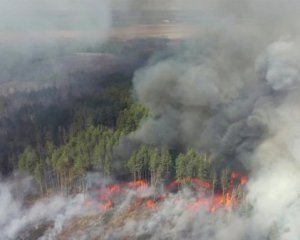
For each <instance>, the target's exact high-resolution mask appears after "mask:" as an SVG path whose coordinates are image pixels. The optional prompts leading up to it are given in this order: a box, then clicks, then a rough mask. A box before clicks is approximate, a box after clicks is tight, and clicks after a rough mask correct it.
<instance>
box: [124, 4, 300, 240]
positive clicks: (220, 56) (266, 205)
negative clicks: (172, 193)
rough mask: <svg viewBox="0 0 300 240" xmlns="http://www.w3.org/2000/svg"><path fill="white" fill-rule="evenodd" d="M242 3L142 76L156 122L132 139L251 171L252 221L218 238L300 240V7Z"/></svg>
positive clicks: (222, 8)
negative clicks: (203, 155)
mask: <svg viewBox="0 0 300 240" xmlns="http://www.w3.org/2000/svg"><path fill="white" fill-rule="evenodd" d="M222 2H223V1H222ZM238 2H239V4H237V1H226V4H222V3H221V2H220V1H213V3H217V4H215V5H214V4H213V3H212V4H210V3H208V4H207V6H208V7H210V9H211V12H209V13H208V14H207V16H206V17H207V22H204V23H203V24H201V23H200V24H199V34H198V36H199V37H198V38H197V39H196V40H194V41H190V42H185V44H184V46H183V47H181V48H180V49H176V50H175V51H174V52H173V53H172V54H171V55H170V54H169V55H167V56H166V57H164V58H163V59H161V58H154V60H153V61H151V62H150V63H149V65H148V66H147V67H145V68H143V69H141V70H139V71H137V72H136V74H135V77H134V80H133V82H134V90H135V92H134V93H135V95H136V97H137V99H138V100H139V101H141V102H142V103H143V104H145V105H146V106H147V107H148V108H149V109H150V110H151V112H152V113H153V117H151V118H150V119H148V120H147V121H146V122H145V123H144V124H142V126H141V127H140V129H138V130H137V131H136V132H135V133H133V134H131V135H130V136H129V138H131V139H134V140H135V141H140V142H143V143H146V144H153V145H167V146H169V147H174V146H178V145H179V146H182V147H185V148H187V147H191V146H192V147H195V148H197V149H198V150H199V151H206V152H211V153H214V154H217V155H219V156H222V157H223V158H224V159H225V160H227V162H229V163H231V164H232V165H236V164H237V162H242V163H243V165H244V168H245V169H247V170H248V172H249V174H250V183H249V187H248V191H249V193H248V197H247V199H248V201H249V203H250V205H252V207H253V210H252V211H251V216H250V217H248V218H246V219H244V218H241V217H237V216H235V217H236V218H237V221H242V222H243V225H242V226H243V227H241V228H240V229H239V230H238V231H236V230H235V231H230V229H233V225H231V224H233V223H234V222H235V221H231V222H230V223H228V224H226V225H225V227H224V229H223V231H221V232H219V234H220V236H219V235H218V234H217V235H215V236H214V237H210V238H209V239H251V240H252V239H280V240H281V239H298V238H299V230H298V229H297V225H298V224H299V219H300V215H299V212H300V209H299V204H300V199H299V191H298V190H297V189H298V187H297V186H298V185H299V156H298V155H299V151H298V149H299V141H298V138H299V127H298V125H299V121H298V120H299V114H298V112H299V110H298V108H299V100H300V99H299V97H298V96H299V70H300V66H299V57H300V54H299V50H298V49H299V40H298V39H299V31H298V29H299V28H298V27H299V17H298V14H297V11H298V9H299V7H300V4H299V3H298V2H297V1H292V0H291V1H279V0H278V1H275V2H274V1H265V0H264V1H238ZM199 4H200V5H201V3H199ZM207 6H206V7H207ZM221 19H222V20H223V21H221ZM237 160H238V161H237ZM220 228H222V227H220ZM203 234H204V233H201V234H200V235H197V237H198V238H197V239H199V238H200V239H201V236H205V234H204V235H203ZM227 234H229V236H227ZM218 236H219V237H218ZM221 236H222V237H221ZM187 239H189V238H187ZM204 239H205V238H204ZM206 239H208V238H206Z"/></svg>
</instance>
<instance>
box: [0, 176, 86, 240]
mask: <svg viewBox="0 0 300 240" xmlns="http://www.w3.org/2000/svg"><path fill="white" fill-rule="evenodd" d="M30 189H32V182H31V181H29V180H28V179H25V180H24V179H20V180H12V181H9V182H1V183H0V216H1V219H0V238H1V239H3V240H10V239H11V240H12V239H19V238H21V237H26V236H27V235H28V234H29V233H28V232H27V231H29V230H30V229H35V228H38V227H40V226H41V225H42V224H45V225H46V226H47V225H48V226H47V229H48V230H47V231H46V232H45V233H44V234H43V236H40V238H39V239H44V240H46V239H49V240H50V239H55V238H56V236H57V234H59V233H60V232H61V231H62V228H63V226H64V224H65V222H67V221H69V220H71V219H72V218H73V217H75V216H79V215H80V216H82V214H83V212H84V210H86V209H84V205H83V202H84V197H83V195H82V194H80V195H77V196H74V197H72V198H65V197H62V196H55V197H52V198H44V199H41V200H39V201H35V202H33V204H30V203H26V202H25V200H26V198H25V197H26V195H28V194H30V193H31V192H32V190H30ZM27 238H28V236H27ZM21 239H22V238H21Z"/></svg>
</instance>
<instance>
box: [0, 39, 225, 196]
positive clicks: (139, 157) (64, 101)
mask: <svg viewBox="0 0 300 240" xmlns="http://www.w3.org/2000/svg"><path fill="white" fill-rule="evenodd" d="M149 41H150V40H147V41H146V42H145V41H142V40H140V41H135V42H130V43H128V42H127V43H120V42H111V43H109V44H108V45H105V46H102V47H99V48H93V49H87V51H88V52H96V53H99V52H103V51H104V50H103V49H106V50H105V51H107V52H109V53H111V54H112V53H113V54H119V55H126V54H128V53H129V52H132V50H133V49H142V50H140V51H139V52H138V53H137V54H136V56H137V57H136V59H137V60H136V61H138V62H139V64H141V63H143V62H144V63H145V62H146V61H147V59H149V57H150V56H151V54H152V53H153V52H154V51H157V49H160V48H162V47H164V46H166V42H165V41H157V40H155V41H153V40H152V42H151V44H149ZM143 46H147V48H144V47H143ZM149 46H150V47H149ZM135 67H136V65H134V67H133V68H132V69H130V68H128V66H127V67H126V68H122V67H120V69H115V70H114V71H113V72H109V73H106V74H103V73H99V74H96V73H92V74H90V73H77V74H76V75H74V76H70V78H72V81H71V80H70V83H69V84H68V85H64V86H55V85H54V86H48V87H47V88H42V89H34V90H30V91H26V92H24V91H23V92H22V91H15V92H14V93H12V94H11V95H7V96H2V97H1V98H0V116H1V117H0V135H1V140H0V148H1V149H0V150H1V151H0V153H1V154H0V159H1V164H0V166H1V172H2V175H3V176H9V175H10V174H11V173H12V172H14V171H18V172H20V173H22V174H29V175H32V176H34V179H35V182H36V183H37V185H38V186H39V189H40V193H41V194H47V193H49V192H51V191H53V190H54V191H61V192H62V193H64V194H71V193H74V192H79V191H84V190H85V187H86V186H85V177H86V175H87V174H88V173H89V172H99V173H100V174H101V175H102V176H103V177H108V176H114V177H115V178H116V179H118V180H120V181H125V180H130V179H133V180H146V181H148V182H149V183H151V185H152V186H159V184H167V183H168V182H171V181H173V180H174V179H178V180H182V179H187V178H199V179H201V180H203V181H206V182H208V183H210V184H211V186H212V189H213V191H215V189H217V190H219V191H222V192H223V194H224V193H225V192H226V190H227V189H228V188H229V180H230V175H231V172H230V170H229V169H227V168H226V169H222V168H220V167H219V165H218V164H219V162H220V161H219V160H218V159H216V158H215V157H213V156H210V155H209V153H205V152H198V151H197V150H196V149H191V148H188V149H180V150H179V149H168V148H167V147H165V146H151V145H145V144H142V143H138V144H135V147H134V148H132V149H131V150H130V155H129V156H126V159H125V161H124V160H120V152H118V151H117V149H118V147H119V145H120V143H122V142H124V141H126V136H127V135H128V134H129V133H131V132H133V131H135V130H136V129H138V128H139V126H140V124H141V123H142V122H143V121H144V120H146V119H147V117H148V116H150V115H151V114H152V113H151V112H149V110H148V109H147V108H146V107H145V106H142V105H141V104H140V103H139V102H137V100H136V99H135V98H134V96H133V95H134V94H133V93H132V90H131V89H132V83H131V80H132V76H133V72H134V68H135ZM116 152H118V153H117V154H116ZM123 158H124V156H123ZM120 169H121V170H120Z"/></svg>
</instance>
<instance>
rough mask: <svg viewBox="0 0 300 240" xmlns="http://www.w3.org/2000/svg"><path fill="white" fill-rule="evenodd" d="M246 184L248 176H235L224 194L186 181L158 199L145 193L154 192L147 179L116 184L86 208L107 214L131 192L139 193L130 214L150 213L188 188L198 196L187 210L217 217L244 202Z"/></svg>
mask: <svg viewBox="0 0 300 240" xmlns="http://www.w3.org/2000/svg"><path fill="white" fill-rule="evenodd" d="M246 184H247V177H246V176H244V175H241V174H240V173H238V172H232V173H231V175H230V178H229V179H228V187H227V189H226V191H224V192H222V190H221V189H216V190H215V188H214V187H213V186H212V184H211V183H209V182H206V181H203V180H201V179H199V178H185V179H182V180H175V181H173V182H172V183H170V184H169V185H167V186H166V187H165V192H164V194H161V195H159V196H157V194H156V195H155V194H153V193H151V194H150V195H149V194H146V197H145V196H143V193H146V192H147V191H149V190H150V185H149V183H148V182H147V181H145V180H138V181H131V182H128V183H123V184H112V185H109V186H107V187H105V188H103V189H101V190H98V191H97V196H96V198H94V199H89V200H86V202H85V206H86V207H87V208H92V209H93V208H95V206H97V207H96V208H97V209H98V210H99V211H100V212H106V211H108V210H111V209H113V208H114V207H115V206H116V205H117V203H118V202H120V199H122V197H123V198H124V197H126V195H127V194H128V193H129V192H130V191H133V192H135V193H136V196H135V198H134V199H133V202H132V203H131V205H130V207H129V209H128V211H129V212H131V211H134V210H136V209H138V208H142V207H145V208H146V209H149V210H157V209H158V207H159V204H160V203H162V202H164V201H165V200H166V199H167V198H168V196H170V194H174V192H178V191H180V190H181V189H183V188H184V187H187V188H189V189H190V190H191V191H192V192H193V194H195V195H196V200H193V201H192V202H189V203H188V204H187V206H186V209H187V210H188V211H192V212H197V211H200V210H201V209H205V210H207V211H208V212H209V213H212V214H214V213H215V212H217V211H218V210H220V209H222V210H226V211H231V210H233V209H236V208H237V207H238V204H239V203H240V202H241V201H242V200H243V199H242V197H241V194H242V193H243V192H244V186H245V185H246ZM223 190H224V189H223ZM175 194H176V193H175ZM177 200H180V195H178V197H177ZM174 203H176V201H175V202H174Z"/></svg>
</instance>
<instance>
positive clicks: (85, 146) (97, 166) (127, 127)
mask: <svg viewBox="0 0 300 240" xmlns="http://www.w3.org/2000/svg"><path fill="white" fill-rule="evenodd" d="M147 114H148V111H147V110H146V109H145V108H144V107H141V106H140V105H138V104H132V105H131V107H130V108H129V109H125V110H124V111H122V113H120V117H119V118H118V120H117V126H118V127H116V128H115V129H114V128H110V127H107V126H103V125H98V126H97V125H96V126H95V125H94V124H93V123H92V122H89V121H88V122H87V124H85V123H80V121H78V120H77V121H75V126H74V127H73V126H71V128H70V131H69V132H64V131H62V135H63V136H62V139H63V140H62V141H63V144H61V145H59V146H57V145H55V143H54V142H55V141H54V140H53V139H51V136H49V135H48V137H46V139H45V140H44V144H43V147H42V149H41V150H39V148H38V147H35V148H34V147H32V146H31V145H29V146H27V147H26V148H25V150H24V151H23V152H22V154H20V156H19V159H18V166H19V169H20V170H21V171H22V172H26V173H29V174H31V175H33V176H34V177H35V179H36V181H37V182H38V183H39V185H40V188H41V191H42V192H45V191H47V189H49V188H56V189H60V190H61V191H63V192H66V193H69V192H72V191H74V190H76V189H77V190H78V188H79V187H80V188H83V187H84V182H83V180H84V178H85V176H86V174H87V173H88V172H89V171H99V172H101V173H102V174H103V175H104V176H109V175H111V173H112V171H113V153H114V147H115V146H116V145H117V144H118V143H119V140H120V138H121V137H123V136H126V135H127V134H128V133H129V132H130V131H132V130H134V129H136V128H137V127H138V123H139V122H140V120H141V119H143V118H145V117H146V116H147ZM80 118H81V116H80ZM78 124H80V125H82V124H83V125H82V129H81V130H80V128H78V127H77V125H78ZM75 129H76V130H75Z"/></svg>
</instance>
